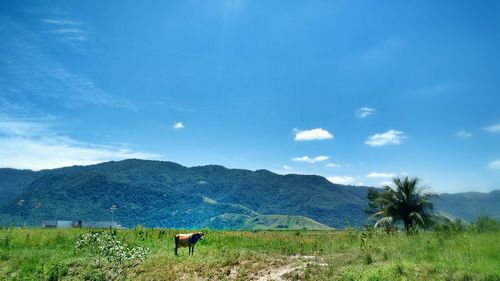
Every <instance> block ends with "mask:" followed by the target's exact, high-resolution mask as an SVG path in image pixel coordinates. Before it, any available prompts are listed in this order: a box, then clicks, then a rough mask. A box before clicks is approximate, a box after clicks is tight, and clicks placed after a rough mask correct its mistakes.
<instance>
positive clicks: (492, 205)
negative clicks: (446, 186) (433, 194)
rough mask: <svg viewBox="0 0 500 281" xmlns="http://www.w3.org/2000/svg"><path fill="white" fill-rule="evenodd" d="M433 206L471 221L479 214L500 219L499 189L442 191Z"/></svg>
mask: <svg viewBox="0 0 500 281" xmlns="http://www.w3.org/2000/svg"><path fill="white" fill-rule="evenodd" d="M435 207H436V209H438V210H440V211H442V212H444V213H446V214H450V215H452V216H454V217H457V218H461V219H464V220H467V221H472V220H474V219H475V218H476V217H477V216H480V215H488V216H490V217H493V218H496V219H500V190H494V191H492V192H490V193H481V192H464V193H455V194H448V193H444V194H441V195H439V198H438V199H437V200H436V202H435Z"/></svg>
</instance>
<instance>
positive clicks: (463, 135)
mask: <svg viewBox="0 0 500 281" xmlns="http://www.w3.org/2000/svg"><path fill="white" fill-rule="evenodd" d="M456 136H457V137H460V138H470V137H472V133H469V132H466V131H458V132H457V134H456Z"/></svg>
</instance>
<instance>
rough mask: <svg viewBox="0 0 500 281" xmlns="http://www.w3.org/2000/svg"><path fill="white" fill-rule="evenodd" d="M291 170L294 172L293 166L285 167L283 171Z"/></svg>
mask: <svg viewBox="0 0 500 281" xmlns="http://www.w3.org/2000/svg"><path fill="white" fill-rule="evenodd" d="M290 170H293V168H292V166H288V165H283V171H290Z"/></svg>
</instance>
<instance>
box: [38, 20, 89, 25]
mask: <svg viewBox="0 0 500 281" xmlns="http://www.w3.org/2000/svg"><path fill="white" fill-rule="evenodd" d="M42 22H44V23H49V24H54V25H80V22H78V21H75V20H69V19H42Z"/></svg>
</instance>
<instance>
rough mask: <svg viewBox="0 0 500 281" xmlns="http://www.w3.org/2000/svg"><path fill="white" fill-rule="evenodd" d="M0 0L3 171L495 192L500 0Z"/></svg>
mask: <svg viewBox="0 0 500 281" xmlns="http://www.w3.org/2000/svg"><path fill="white" fill-rule="evenodd" d="M116 3H117V2H112V3H102V1H80V2H76V1H2V3H1V4H0V61H1V63H0V167H15V168H30V169H35V170H39V169H44V168H54V167H61V166H67V165H76V164H80V165H86V164H92V163H98V162H102V161H108V160H119V159H126V158H144V159H159V160H169V161H175V162H178V163H180V164H183V165H187V166H195V165H204V164H220V165H224V166H227V167H231V168H247V169H253V170H255V169H268V170H271V171H274V172H277V173H304V174H319V175H323V176H325V177H327V178H329V179H330V180H331V181H333V182H337V183H344V184H365V185H374V186H379V185H381V184H384V183H385V182H387V181H388V180H390V178H391V177H392V176H395V175H398V176H403V175H410V176H419V177H421V178H422V179H423V182H424V184H425V185H427V186H429V187H431V188H432V189H433V190H434V191H437V192H461V191H471V190H475V191H489V190H493V189H500V109H499V106H500V79H499V78H500V54H499V51H498V50H500V17H498V15H499V14H500V3H499V2H498V1H481V2H476V1H412V2H408V1H405V2H404V3H403V2H401V1H238V0H231V1H229V0H228V1H157V2H153V1H149V2H148V3H142V4H141V5H137V4H136V2H135V1H134V2H133V1H120V5H116Z"/></svg>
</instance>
